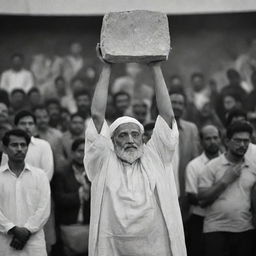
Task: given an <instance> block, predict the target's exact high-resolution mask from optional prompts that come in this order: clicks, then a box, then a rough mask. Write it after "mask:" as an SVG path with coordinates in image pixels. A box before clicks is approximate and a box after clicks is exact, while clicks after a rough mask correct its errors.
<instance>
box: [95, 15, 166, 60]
mask: <svg viewBox="0 0 256 256" xmlns="http://www.w3.org/2000/svg"><path fill="white" fill-rule="evenodd" d="M100 46H101V51H102V56H103V58H104V59H105V60H107V61H108V62H112V63H124V62H151V61H158V60H167V58H168V55H169V52H170V35H169V26H168V19H167V16H166V15H165V14H163V13H160V12H151V11H143V10H135V11H126V12H111V13H108V14H106V15H105V16H104V18H103V24H102V29H101V38H100Z"/></svg>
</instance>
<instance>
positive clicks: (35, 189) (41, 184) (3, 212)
mask: <svg viewBox="0 0 256 256" xmlns="http://www.w3.org/2000/svg"><path fill="white" fill-rule="evenodd" d="M2 142H3V145H4V151H5V153H6V154H7V155H8V158H9V160H8V163H7V164H5V165H3V166H1V167H0V191H1V193H0V255H3V256H16V255H17V256H18V255H22V256H46V255H47V253H46V246H45V239H44V232H43V226H44V225H45V223H46V221H47V219H48V217H49V214H50V186H49V181H48V179H47V176H46V174H45V172H44V171H43V170H41V169H39V168H36V167H33V166H30V165H29V164H27V163H25V161H24V159H25V157H26V153H27V150H28V145H29V143H30V137H29V135H28V134H27V133H26V132H24V131H22V130H11V131H9V132H7V133H6V134H5V135H4V137H3V139H2Z"/></svg>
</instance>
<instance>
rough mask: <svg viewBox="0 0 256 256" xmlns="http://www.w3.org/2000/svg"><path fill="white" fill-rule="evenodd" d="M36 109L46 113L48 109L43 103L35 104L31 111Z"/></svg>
mask: <svg viewBox="0 0 256 256" xmlns="http://www.w3.org/2000/svg"><path fill="white" fill-rule="evenodd" d="M37 110H45V111H46V112H47V113H48V110H47V108H46V106H45V105H43V104H40V105H36V106H35V107H34V108H33V109H32V111H33V113H35V112H36V111H37Z"/></svg>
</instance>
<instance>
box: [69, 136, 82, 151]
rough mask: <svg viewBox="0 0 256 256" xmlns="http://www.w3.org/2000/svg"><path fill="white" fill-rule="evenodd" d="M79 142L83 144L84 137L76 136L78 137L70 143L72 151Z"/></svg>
mask: <svg viewBox="0 0 256 256" xmlns="http://www.w3.org/2000/svg"><path fill="white" fill-rule="evenodd" d="M81 144H84V139H83V138H78V139H75V140H74V141H73V143H72V145H71V150H72V151H76V150H77V148H78V147H79V146H80V145H81Z"/></svg>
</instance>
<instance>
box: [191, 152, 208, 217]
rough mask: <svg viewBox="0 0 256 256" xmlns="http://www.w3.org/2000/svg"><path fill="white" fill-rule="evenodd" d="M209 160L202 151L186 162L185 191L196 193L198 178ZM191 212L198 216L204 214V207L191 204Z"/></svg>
mask: <svg viewBox="0 0 256 256" xmlns="http://www.w3.org/2000/svg"><path fill="white" fill-rule="evenodd" d="M209 161H210V159H209V158H208V157H207V156H206V155H205V153H202V154H201V155H200V156H198V157H196V158H195V159H193V160H192V161H190V162H189V163H188V165H187V167H186V193H192V194H198V186H199V178H200V176H201V173H202V171H203V170H204V168H205V165H206V164H207V163H208V162H209ZM191 212H192V213H193V214H196V215H199V216H204V215H205V209H203V208H202V207H200V206H194V205H192V207H191Z"/></svg>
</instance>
